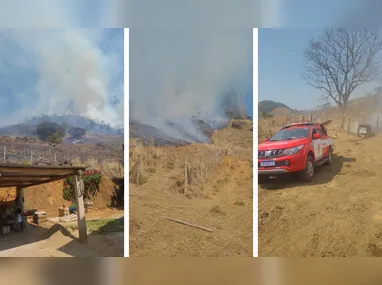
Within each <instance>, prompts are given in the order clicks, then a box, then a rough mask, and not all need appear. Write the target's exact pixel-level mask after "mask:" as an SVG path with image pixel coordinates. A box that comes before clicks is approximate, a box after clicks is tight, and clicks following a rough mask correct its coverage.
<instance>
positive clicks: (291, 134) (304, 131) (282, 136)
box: [270, 128, 309, 141]
mask: <svg viewBox="0 0 382 285" xmlns="http://www.w3.org/2000/svg"><path fill="white" fill-rule="evenodd" d="M308 136H309V128H295V129H285V130H280V131H278V132H277V133H276V134H275V135H274V136H273V137H272V138H271V139H270V141H285V140H295V139H303V138H307V137H308Z"/></svg>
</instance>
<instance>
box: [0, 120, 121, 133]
mask: <svg viewBox="0 0 382 285" xmlns="http://www.w3.org/2000/svg"><path fill="white" fill-rule="evenodd" d="M42 122H52V123H56V124H59V125H63V126H67V127H76V128H82V129H85V130H86V131H87V132H89V133H92V134H102V135H119V136H123V133H124V132H123V126H111V125H110V124H107V123H105V122H97V121H95V120H92V119H89V118H86V117H83V116H80V115H43V116H39V117H33V118H30V119H27V120H25V121H24V122H21V123H19V124H14V125H4V124H2V127H0V136H34V135H35V131H36V126H37V125H38V124H40V123H42Z"/></svg>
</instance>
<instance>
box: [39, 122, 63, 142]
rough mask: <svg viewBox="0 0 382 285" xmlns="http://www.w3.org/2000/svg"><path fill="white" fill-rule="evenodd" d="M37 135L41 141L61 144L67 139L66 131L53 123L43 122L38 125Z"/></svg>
mask: <svg viewBox="0 0 382 285" xmlns="http://www.w3.org/2000/svg"><path fill="white" fill-rule="evenodd" d="M36 134H37V136H38V137H39V139H40V140H44V141H50V142H53V143H60V142H62V139H63V138H64V137H65V135H66V132H65V129H64V128H63V127H62V126H60V125H58V124H56V123H53V122H43V123H40V124H38V125H37V127H36Z"/></svg>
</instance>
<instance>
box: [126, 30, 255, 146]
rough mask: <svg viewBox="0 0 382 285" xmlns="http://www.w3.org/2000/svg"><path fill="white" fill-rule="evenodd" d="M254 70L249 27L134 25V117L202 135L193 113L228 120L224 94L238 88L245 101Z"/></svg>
mask: <svg viewBox="0 0 382 285" xmlns="http://www.w3.org/2000/svg"><path fill="white" fill-rule="evenodd" d="M251 72H252V30H250V29H227V30H212V29H211V30H203V31H202V30H183V29H169V30H152V29H149V30H139V29H136V30H135V29H130V102H131V103H130V106H131V111H130V118H131V119H133V120H135V121H138V122H140V123H143V124H147V125H151V126H154V127H157V128H159V129H161V130H162V131H163V132H165V133H166V134H168V135H170V136H173V137H175V138H180V137H179V136H180V135H179V132H178V131H177V129H174V128H173V127H170V126H169V125H168V124H167V122H168V121H170V122H174V123H176V124H177V125H178V126H180V127H181V129H182V131H183V132H185V133H186V134H188V135H190V136H192V137H197V138H200V137H201V136H202V134H200V133H199V132H198V131H197V130H196V128H195V126H194V125H193V124H192V122H191V117H192V116H194V115H198V116H199V118H201V119H202V120H206V121H209V120H220V121H222V120H225V119H226V118H225V114H224V112H223V110H222V108H221V104H222V100H223V97H224V96H225V95H227V93H229V92H230V91H232V90H233V91H235V92H236V93H237V94H238V96H239V98H240V99H239V100H244V96H245V95H247V92H248V91H249V86H252V84H251V82H252V73H251ZM181 139H184V137H182V138H181Z"/></svg>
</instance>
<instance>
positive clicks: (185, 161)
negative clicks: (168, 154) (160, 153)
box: [184, 157, 188, 194]
mask: <svg viewBox="0 0 382 285" xmlns="http://www.w3.org/2000/svg"><path fill="white" fill-rule="evenodd" d="M187 170H188V165H187V157H186V158H185V159H184V194H187V191H188V177H187V174H188V173H187V172H188V171H187Z"/></svg>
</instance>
